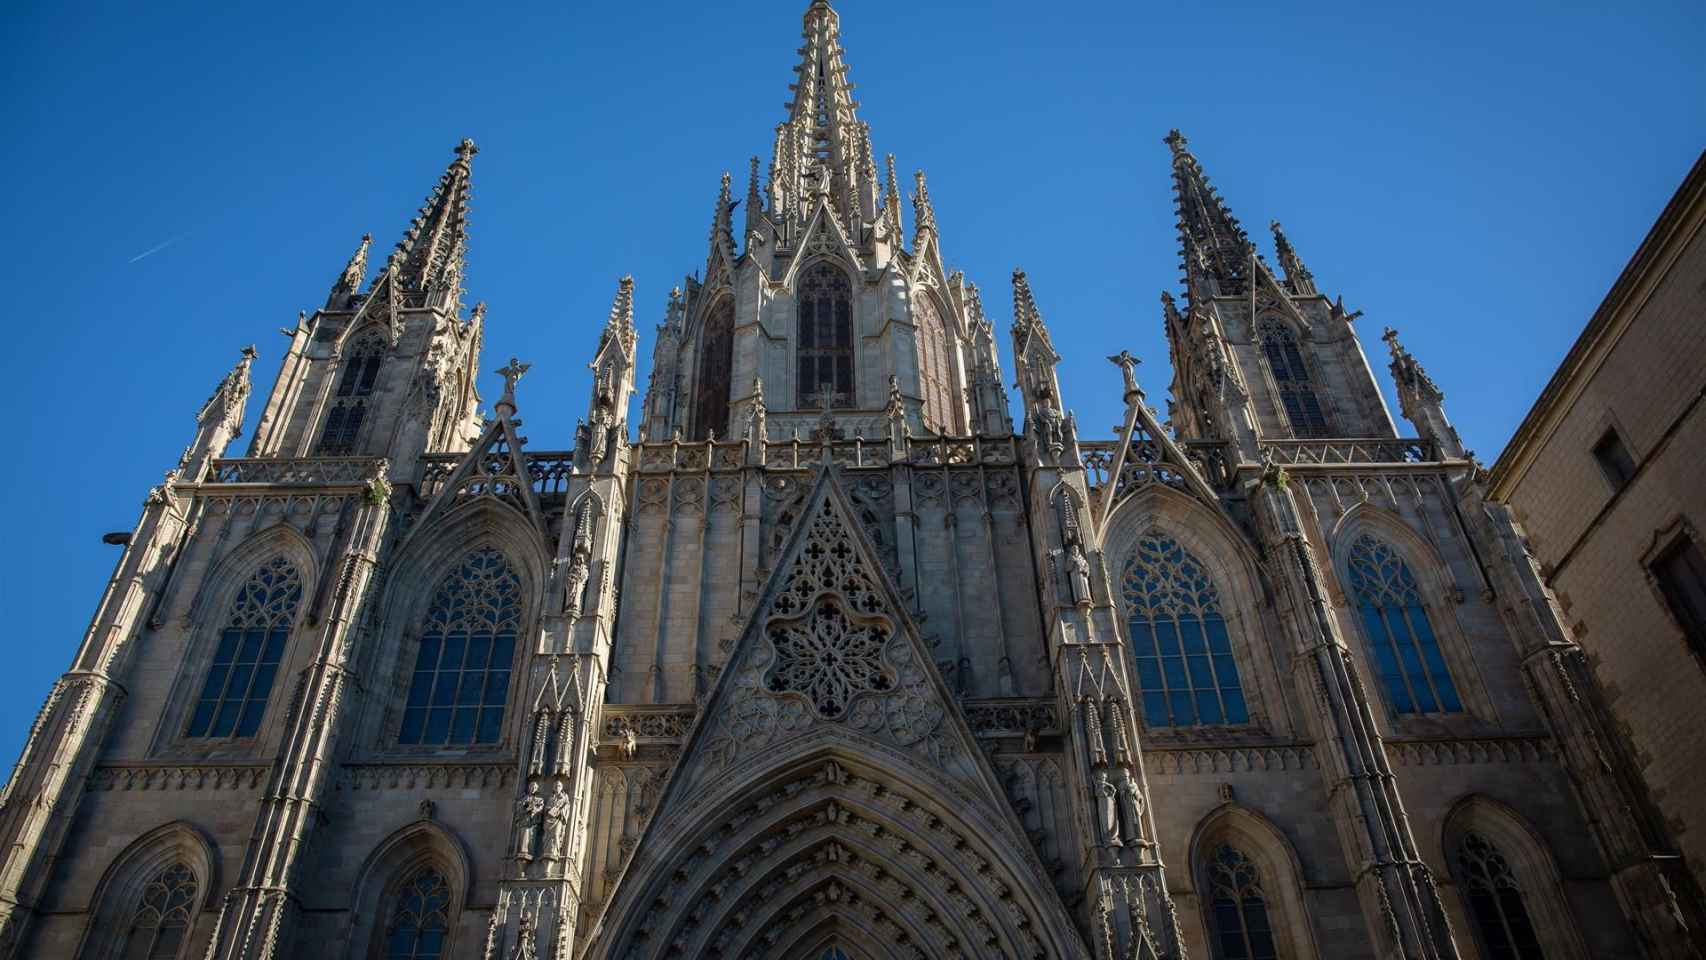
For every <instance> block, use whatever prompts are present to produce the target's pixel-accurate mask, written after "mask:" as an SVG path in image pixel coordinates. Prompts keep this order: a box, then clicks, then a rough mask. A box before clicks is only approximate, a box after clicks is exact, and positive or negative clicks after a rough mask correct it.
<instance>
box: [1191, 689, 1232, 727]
mask: <svg viewBox="0 0 1706 960" xmlns="http://www.w3.org/2000/svg"><path fill="white" fill-rule="evenodd" d="M1197 722H1198V723H1225V722H1226V718H1225V717H1223V716H1221V714H1220V698H1219V697H1217V696H1215V693H1214V690H1213V689H1212V688H1210V689H1208V690H1198V691H1197Z"/></svg>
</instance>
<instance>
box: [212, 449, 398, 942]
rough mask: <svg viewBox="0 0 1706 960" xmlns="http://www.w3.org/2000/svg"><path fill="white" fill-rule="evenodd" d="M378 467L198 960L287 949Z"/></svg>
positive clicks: (379, 535) (367, 554)
mask: <svg viewBox="0 0 1706 960" xmlns="http://www.w3.org/2000/svg"><path fill="white" fill-rule="evenodd" d="M378 462H379V463H380V464H381V467H380V470H379V476H377V477H375V478H373V479H372V480H370V481H369V482H368V485H367V492H366V495H365V497H364V498H363V499H362V500H360V501H357V502H354V503H352V504H351V505H350V506H349V507H347V508H346V509H347V510H348V511H349V513H348V514H347V515H346V519H345V521H344V522H345V523H347V524H348V527H347V532H346V533H345V534H344V536H343V537H342V546H341V552H339V553H338V554H337V558H338V559H337V562H336V563H335V564H334V565H331V567H330V569H329V570H328V574H335V575H336V577H337V581H336V583H335V584H331V585H330V586H331V595H330V596H331V599H330V603H329V604H327V609H326V616H325V617H323V618H322V619H321V626H320V635H319V639H318V643H317V650H316V652H315V657H314V661H313V662H312V663H311V664H310V665H309V667H308V669H307V670H306V671H305V672H304V673H303V675H302V676H301V678H300V679H299V681H298V690H299V694H300V695H299V696H296V697H294V698H293V699H292V707H291V713H290V718H289V720H288V730H289V733H288V734H287V735H286V738H285V742H284V747H283V750H282V751H281V752H280V754H279V757H278V759H277V760H275V761H274V762H273V768H272V772H271V773H270V775H269V777H268V780H267V788H266V792H265V793H264V794H263V795H262V798H261V812H260V815H259V816H258V817H257V818H256V819H255V829H254V832H253V833H252V834H251V835H250V838H249V846H248V850H247V852H246V853H245V854H244V857H243V867H242V869H241V870H240V871H239V872H238V874H237V878H236V882H235V883H234V884H233V885H232V888H231V890H230V892H228V893H227V894H226V896H225V903H224V905H223V906H222V907H221V909H220V913H219V922H218V924H217V925H216V926H215V927H214V932H213V940H212V943H211V944H210V945H209V947H208V952H207V960H248V958H253V957H275V956H279V955H280V950H281V947H283V948H284V949H288V944H289V942H290V939H289V938H290V934H291V930H290V927H291V923H292V921H293V919H294V914H295V911H296V907H297V896H296V891H297V889H298V887H299V885H300V883H301V880H302V878H301V877H300V876H298V874H299V867H300V865H301V863H302V859H303V853H304V851H305V850H306V848H307V846H308V844H309V843H310V842H311V840H312V839H313V835H314V830H315V827H316V826H317V825H318V823H317V820H318V816H319V809H320V806H321V804H322V802H323V800H322V798H323V797H324V796H325V793H326V790H327V788H328V787H329V785H330V783H331V778H332V775H333V772H334V771H333V767H334V760H333V758H334V756H335V754H336V750H337V742H338V737H339V735H340V734H341V732H342V731H341V726H342V725H341V723H340V720H341V718H342V714H343V702H344V692H345V687H346V685H347V684H348V682H349V673H348V669H347V666H346V665H347V664H348V662H349V659H350V653H351V648H352V647H353V646H354V633H355V630H354V623H355V621H356V619H357V616H358V614H359V612H360V611H361V609H362V607H363V605H364V604H365V602H366V599H367V596H366V595H367V587H368V584H369V583H370V582H371V581H372V577H373V569H374V567H375V565H376V564H377V562H378V551H379V548H380V545H381V544H382V543H383V542H384V536H385V530H386V527H387V526H388V524H389V522H390V519H391V514H392V507H391V504H390V484H389V483H388V482H387V481H386V479H385V470H384V466H383V464H384V461H378Z"/></svg>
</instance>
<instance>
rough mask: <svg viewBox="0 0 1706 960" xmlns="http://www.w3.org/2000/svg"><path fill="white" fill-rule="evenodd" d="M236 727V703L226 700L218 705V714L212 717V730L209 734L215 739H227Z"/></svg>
mask: <svg viewBox="0 0 1706 960" xmlns="http://www.w3.org/2000/svg"><path fill="white" fill-rule="evenodd" d="M236 726H237V701H235V700H227V701H225V702H224V703H222V704H220V705H219V712H218V713H217V714H214V717H213V729H212V730H211V731H209V732H210V733H211V734H212V735H213V736H215V737H229V736H230V735H231V731H232V729H233V728H235V727H236Z"/></svg>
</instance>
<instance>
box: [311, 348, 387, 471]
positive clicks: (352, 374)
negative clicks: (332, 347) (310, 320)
mask: <svg viewBox="0 0 1706 960" xmlns="http://www.w3.org/2000/svg"><path fill="white" fill-rule="evenodd" d="M384 362H385V338H383V337H381V336H380V335H379V332H378V331H371V332H369V333H364V334H362V336H361V339H359V340H357V341H356V342H355V344H354V345H353V346H351V347H350V348H349V351H348V353H347V354H345V357H344V366H343V376H342V377H340V378H339V379H338V390H337V393H336V394H335V395H333V397H332V403H331V409H330V410H328V411H327V412H326V426H325V429H324V431H323V432H322V433H321V434H320V444H319V446H318V447H317V448H316V449H315V453H317V454H318V455H319V456H322V457H347V456H349V455H350V454H353V453H354V452H355V442H356V438H357V437H358V436H359V435H360V433H361V421H362V420H363V419H364V418H366V416H367V401H368V398H369V397H371V396H372V395H373V385H374V383H375V381H377V380H378V379H379V366H380V364H382V363H384Z"/></svg>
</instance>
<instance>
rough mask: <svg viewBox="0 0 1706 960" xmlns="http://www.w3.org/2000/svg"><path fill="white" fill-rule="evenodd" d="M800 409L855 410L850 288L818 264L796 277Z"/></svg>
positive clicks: (832, 268)
mask: <svg viewBox="0 0 1706 960" xmlns="http://www.w3.org/2000/svg"><path fill="white" fill-rule="evenodd" d="M799 302H800V342H799V343H798V344H796V345H795V346H796V356H798V358H799V371H800V377H799V407H800V409H802V410H810V409H814V408H817V407H821V406H823V397H824V395H825V394H828V395H829V400H830V406H832V407H851V406H853V399H854V398H853V284H852V283H851V282H849V281H848V279H847V274H846V273H844V272H842V270H841V268H840V267H837V266H836V265H835V264H833V263H829V262H827V261H820V262H818V263H816V264H813V265H812V266H810V267H807V268H806V270H805V272H804V273H803V274H801V276H800V290H799Z"/></svg>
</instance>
